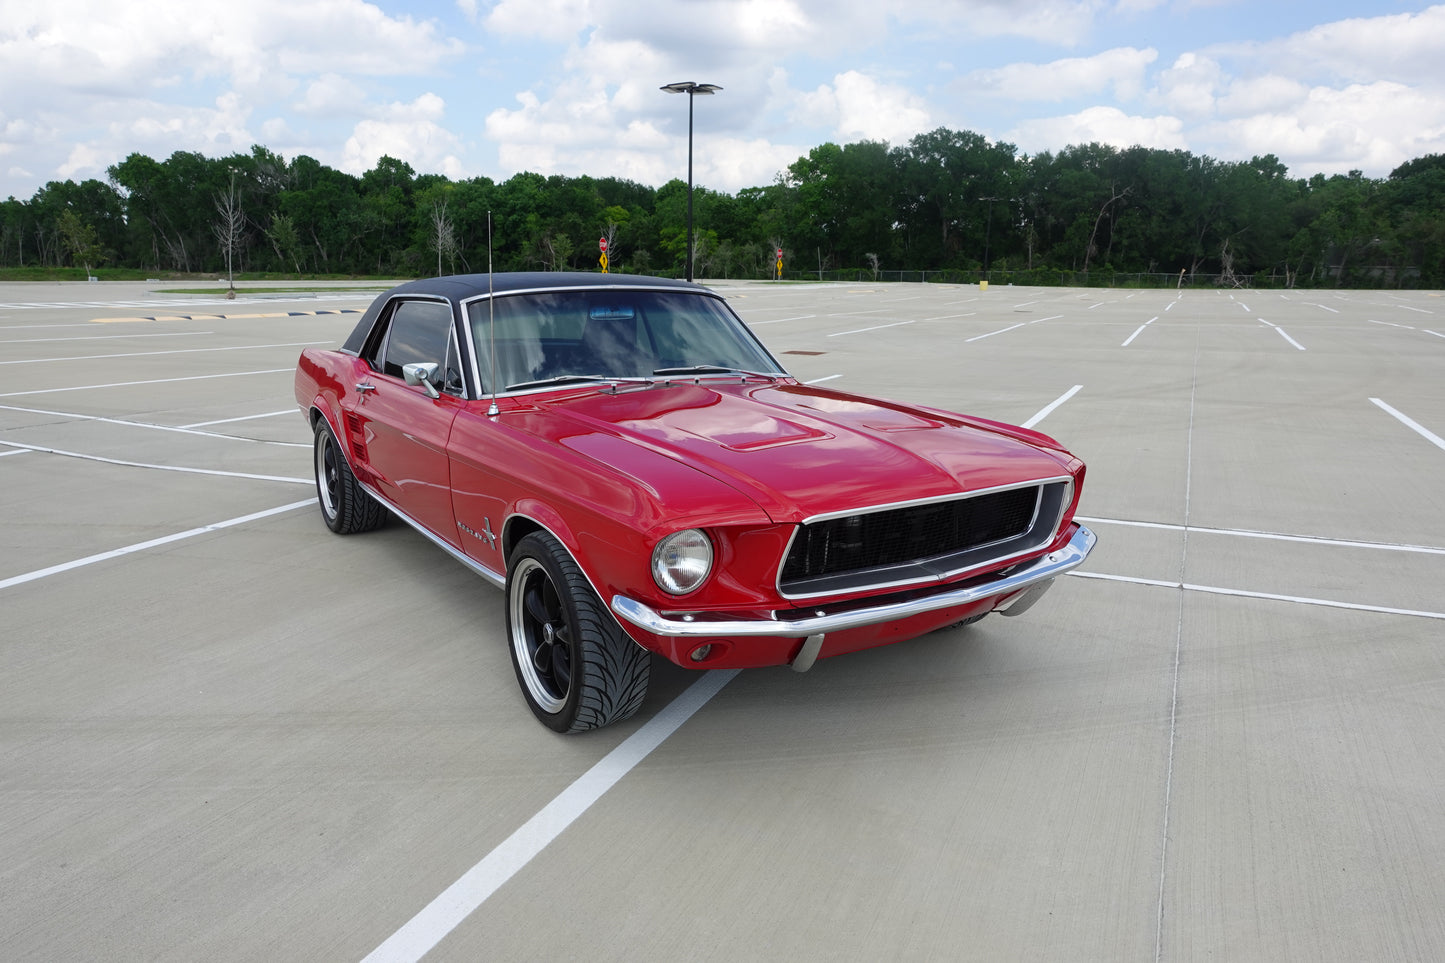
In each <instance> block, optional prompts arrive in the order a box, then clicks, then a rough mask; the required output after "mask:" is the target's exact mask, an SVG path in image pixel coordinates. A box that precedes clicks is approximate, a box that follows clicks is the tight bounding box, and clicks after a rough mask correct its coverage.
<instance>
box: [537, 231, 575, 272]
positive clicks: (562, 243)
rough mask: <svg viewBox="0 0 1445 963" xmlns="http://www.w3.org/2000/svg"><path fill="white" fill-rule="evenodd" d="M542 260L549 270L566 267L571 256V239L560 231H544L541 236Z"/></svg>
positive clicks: (558, 269)
mask: <svg viewBox="0 0 1445 963" xmlns="http://www.w3.org/2000/svg"><path fill="white" fill-rule="evenodd" d="M541 249H542V250H541V253H542V261H543V263H544V264H546V265H547V270H549V271H561V270H564V269H566V267H567V266H568V264H570V263H571V258H572V239H571V238H570V237H568V236H567V235H566V234H563V233H562V232H561V231H558V232H557V233H555V234H554V233H552V232H551V231H546V232H544V233H543V234H542V237H541Z"/></svg>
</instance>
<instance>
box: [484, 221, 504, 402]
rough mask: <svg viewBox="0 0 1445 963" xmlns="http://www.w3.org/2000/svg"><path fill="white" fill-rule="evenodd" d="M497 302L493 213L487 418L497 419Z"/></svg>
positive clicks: (489, 239)
mask: <svg viewBox="0 0 1445 963" xmlns="http://www.w3.org/2000/svg"><path fill="white" fill-rule="evenodd" d="M496 304H497V301H496V298H495V296H494V295H493V293H492V212H491V211H488V212H487V339H488V343H487V355H488V360H489V361H490V365H489V367H490V368H491V370H490V371H489V372H488V374H487V382H488V386H489V387H490V388H491V389H492V406H491V407H490V408H488V409H487V417H488V418H495V417H497V416H498V415H500V414H501V413H502V409H500V408H498V407H497V307H496Z"/></svg>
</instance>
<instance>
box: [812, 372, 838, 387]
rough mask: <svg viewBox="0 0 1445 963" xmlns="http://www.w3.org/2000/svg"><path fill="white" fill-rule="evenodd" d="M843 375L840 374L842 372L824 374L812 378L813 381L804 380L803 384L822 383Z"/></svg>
mask: <svg viewBox="0 0 1445 963" xmlns="http://www.w3.org/2000/svg"><path fill="white" fill-rule="evenodd" d="M841 377H843V376H842V375H840V374H835V375H824V376H823V377H821V378H814V379H813V380H811V381H804V382H803V384H805V385H816V384H822V383H823V382H824V381H832V380H833V379H834V378H841Z"/></svg>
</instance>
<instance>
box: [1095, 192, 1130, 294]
mask: <svg viewBox="0 0 1445 963" xmlns="http://www.w3.org/2000/svg"><path fill="white" fill-rule="evenodd" d="M1133 192H1134V188H1132V187H1126V188H1124V189H1123V190H1122V191H1116V190H1115V189H1114V184H1113V182H1112V181H1111V182H1110V183H1109V199H1108V200H1107V201H1105V202H1104V205H1103V206H1102V207H1100V208H1099V216H1098V217H1096V218H1094V230H1093V231H1092V232H1090V234H1089V243H1088V245H1087V246H1086V247H1085V248H1084V273H1085V274H1088V273H1089V259H1090V258H1092V257H1093V256H1094V255H1095V254H1096V253H1098V250H1099V248H1098V245H1096V244H1095V243H1094V239H1095V238H1096V237H1098V236H1099V224H1100V222H1102V221H1103V220H1104V215H1105V214H1106V213H1108V210H1109V208H1110V207H1112V206H1113V205H1114V203H1115V202H1116V201H1120V200H1123V199H1124V198H1126V197H1128V196H1129V195H1130V194H1132V193H1133ZM1110 243H1111V244H1112V243H1113V241H1112V239H1111V241H1110Z"/></svg>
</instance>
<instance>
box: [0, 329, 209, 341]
mask: <svg viewBox="0 0 1445 963" xmlns="http://www.w3.org/2000/svg"><path fill="white" fill-rule="evenodd" d="M215 333H216V332H214V331H168V332H165V333H163V334H95V335H87V336H86V337H83V338H13V339H10V340H6V341H0V344H42V343H45V342H48V341H128V340H130V339H131V338H194V337H197V336H199V335H204V334H215Z"/></svg>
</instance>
